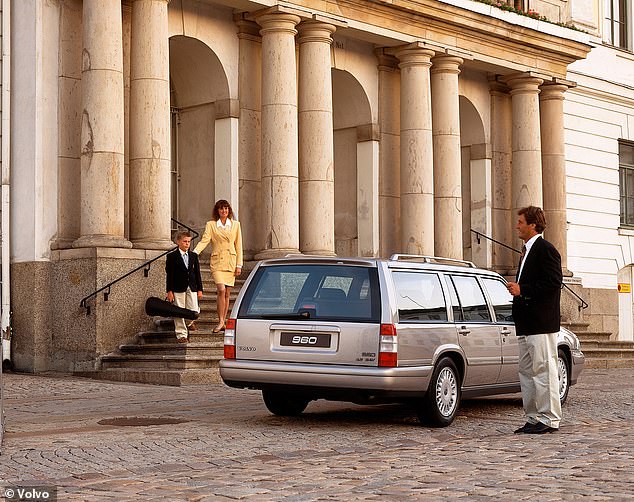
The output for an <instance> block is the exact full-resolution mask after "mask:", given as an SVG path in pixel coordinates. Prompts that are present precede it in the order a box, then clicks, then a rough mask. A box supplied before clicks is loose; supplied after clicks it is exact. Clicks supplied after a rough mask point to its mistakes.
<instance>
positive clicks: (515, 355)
mask: <svg viewBox="0 0 634 502" xmlns="http://www.w3.org/2000/svg"><path fill="white" fill-rule="evenodd" d="M482 283H483V284H484V287H485V289H486V291H487V293H488V296H489V300H490V302H491V305H492V307H493V311H494V315H495V324H496V325H497V327H498V332H499V334H500V344H501V347H502V366H501V368H500V374H499V376H498V383H515V382H519V373H518V364H519V349H518V346H517V337H516V336H515V324H514V323H513V311H512V307H513V296H512V295H511V293H509V292H508V290H507V289H506V285H505V284H504V281H503V280H502V278H499V279H498V278H489V277H485V278H483V279H482Z"/></svg>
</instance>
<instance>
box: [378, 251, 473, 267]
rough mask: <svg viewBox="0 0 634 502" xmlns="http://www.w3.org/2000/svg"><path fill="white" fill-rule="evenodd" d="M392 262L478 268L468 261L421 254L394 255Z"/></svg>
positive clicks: (391, 257)
mask: <svg viewBox="0 0 634 502" xmlns="http://www.w3.org/2000/svg"><path fill="white" fill-rule="evenodd" d="M390 260H392V261H415V262H421V263H438V264H445V265H458V266H461V267H471V268H477V267H476V266H475V264H474V263H473V262H471V261H467V260H458V259H456V258H444V257H442V256H426V255H419V254H393V255H392V256H390Z"/></svg>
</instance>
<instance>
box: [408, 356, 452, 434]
mask: <svg viewBox="0 0 634 502" xmlns="http://www.w3.org/2000/svg"><path fill="white" fill-rule="evenodd" d="M459 406H460V373H458V368H457V367H456V364H455V363H454V362H453V361H452V360H451V359H450V358H448V357H445V358H443V359H441V360H440V361H439V362H438V364H436V367H435V368H434V372H433V373H432V376H431V380H430V382H429V388H428V389H427V393H426V394H425V397H424V398H423V401H422V406H421V408H420V409H419V412H418V418H419V420H420V421H421V422H422V423H423V424H425V425H430V426H432V427H447V426H448V425H450V424H451V423H452V422H453V420H454V418H455V417H456V414H457V412H458V408H459Z"/></svg>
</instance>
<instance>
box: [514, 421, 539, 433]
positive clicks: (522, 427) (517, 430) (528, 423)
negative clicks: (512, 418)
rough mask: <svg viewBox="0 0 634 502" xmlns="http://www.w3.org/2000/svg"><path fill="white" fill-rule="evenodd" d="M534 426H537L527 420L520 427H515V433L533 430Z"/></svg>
mask: <svg viewBox="0 0 634 502" xmlns="http://www.w3.org/2000/svg"><path fill="white" fill-rule="evenodd" d="M533 427H535V424H531V423H530V422H526V423H525V424H524V425H522V426H521V427H520V428H519V429H515V431H513V434H527V433H528V431H529V430H531V429H532V428H533Z"/></svg>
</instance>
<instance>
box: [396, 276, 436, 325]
mask: <svg viewBox="0 0 634 502" xmlns="http://www.w3.org/2000/svg"><path fill="white" fill-rule="evenodd" d="M393 279H394V285H395V287H396V298H397V307H398V315H399V320H400V321H401V322H405V321H432V322H433V321H436V322H438V321H447V320H448V318H447V306H446V303H445V296H444V294H443V291H442V286H441V285H440V279H439V278H438V275H437V274H427V273H421V272H394V273H393Z"/></svg>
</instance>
